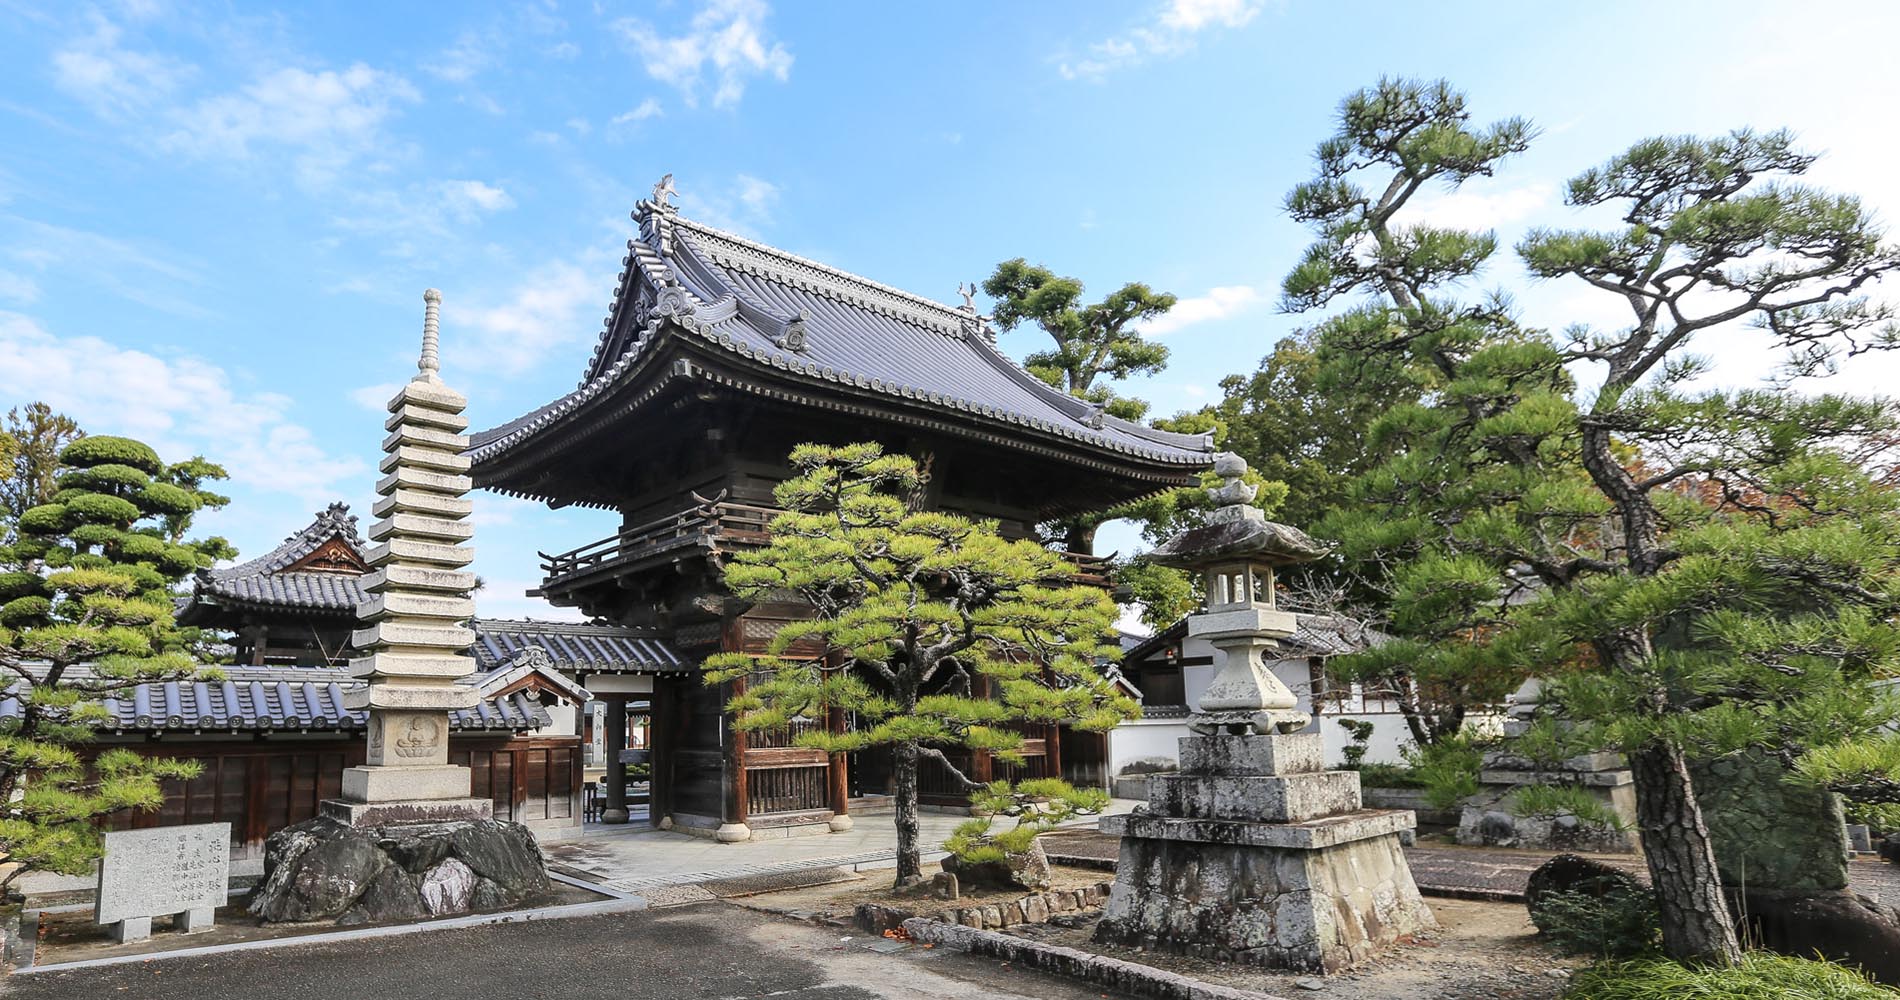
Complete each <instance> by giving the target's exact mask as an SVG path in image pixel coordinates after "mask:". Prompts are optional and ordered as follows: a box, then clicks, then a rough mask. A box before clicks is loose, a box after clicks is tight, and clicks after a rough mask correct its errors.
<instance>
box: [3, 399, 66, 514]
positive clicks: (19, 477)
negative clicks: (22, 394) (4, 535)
mask: <svg viewBox="0 0 1900 1000" xmlns="http://www.w3.org/2000/svg"><path fill="white" fill-rule="evenodd" d="M85 434H86V432H85V431H82V430H80V429H79V423H78V421H76V420H74V419H73V418H71V417H68V416H66V415H65V414H61V413H54V412H53V408H52V407H50V406H47V405H46V404H45V403H28V404H27V405H26V406H25V407H18V406H16V407H14V408H13V409H11V410H8V411H7V416H6V420H5V421H4V423H0V437H4V438H7V439H10V440H11V441H12V442H13V444H12V447H10V448H7V447H0V458H4V459H5V463H4V465H0V517H5V518H7V519H9V520H16V519H18V518H19V516H20V515H21V514H24V513H26V509H27V508H28V507H36V506H38V505H40V504H43V503H45V502H47V501H48V500H50V499H52V496H53V491H54V490H55V489H57V487H56V486H55V485H54V483H53V477H54V474H55V473H56V472H57V471H58V468H59V453H60V450H61V449H63V448H65V447H66V445H68V444H70V443H72V442H73V441H76V440H78V439H79V438H82V437H84V436H85Z"/></svg>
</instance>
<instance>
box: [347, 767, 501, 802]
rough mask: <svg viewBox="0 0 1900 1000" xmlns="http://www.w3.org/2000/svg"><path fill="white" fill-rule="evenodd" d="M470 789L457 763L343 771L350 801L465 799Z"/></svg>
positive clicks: (467, 771) (465, 772) (349, 768)
mask: <svg viewBox="0 0 1900 1000" xmlns="http://www.w3.org/2000/svg"><path fill="white" fill-rule="evenodd" d="M469 787H470V786H469V770H468V768H466V767H463V766H461V765H460V764H429V765H424V766H420V767H395V766H390V767H347V768H344V769H343V798H345V799H347V800H349V801H351V802H407V801H411V800H414V799H466V798H468V791H469Z"/></svg>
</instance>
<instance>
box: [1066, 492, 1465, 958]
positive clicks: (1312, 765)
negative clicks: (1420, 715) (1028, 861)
mask: <svg viewBox="0 0 1900 1000" xmlns="http://www.w3.org/2000/svg"><path fill="white" fill-rule="evenodd" d="M1214 471H1215V472H1216V473H1218V474H1219V475H1220V476H1221V477H1222V479H1223V480H1224V482H1223V483H1222V485H1220V486H1219V487H1217V488H1216V489H1215V490H1214V491H1213V496H1214V499H1215V501H1216V502H1218V503H1220V504H1222V505H1223V506H1221V507H1220V508H1219V509H1217V510H1215V511H1214V512H1213V513H1212V514H1210V515H1209V516H1208V519H1207V522H1206V523H1205V524H1203V525H1202V526H1200V527H1197V528H1192V529H1189V530H1187V531H1185V532H1182V533H1181V534H1178V535H1176V536H1175V537H1173V538H1170V539H1168V541H1166V542H1165V543H1163V544H1162V545H1160V546H1158V547H1157V548H1156V549H1155V550H1154V551H1153V552H1151V553H1149V555H1148V558H1149V559H1151V560H1153V561H1154V562H1156V563H1159V564H1161V565H1164V566H1173V567H1176V568H1179V569H1186V570H1193V571H1196V572H1199V573H1201V574H1202V579H1203V581H1204V582H1205V585H1206V588H1207V605H1206V609H1205V610H1204V611H1202V612H1201V613H1199V614H1196V615H1193V616H1191V617H1190V618H1188V635H1189V636H1191V637H1200V638H1205V639H1207V640H1208V641H1209V642H1210V644H1212V645H1213V646H1214V648H1215V649H1216V650H1217V651H1218V652H1217V657H1218V669H1217V671H1216V674H1215V677H1214V680H1213V682H1212V683H1211V684H1210V685H1209V686H1208V689H1207V692H1206V693H1205V694H1204V695H1203V696H1202V699H1201V703H1200V706H1199V708H1198V709H1197V710H1196V712H1195V714H1194V715H1193V716H1192V717H1190V719H1189V727H1190V729H1191V730H1192V731H1193V732H1194V733H1195V735H1193V736H1187V737H1183V738H1182V739H1181V741H1180V761H1181V770H1180V772H1179V773H1177V774H1168V775H1155V776H1153V777H1152V778H1150V783H1149V791H1148V804H1147V805H1146V806H1145V807H1142V808H1138V809H1136V811H1135V812H1133V813H1130V814H1127V815H1122V816H1106V817H1103V819H1102V821H1101V829H1102V832H1104V833H1112V834H1116V835H1118V836H1120V837H1121V857H1120V861H1119V863H1118V864H1117V865H1116V869H1115V887H1114V890H1113V891H1112V892H1111V893H1110V895H1109V900H1108V907H1107V909H1106V910H1105V911H1104V913H1103V915H1102V919H1101V922H1100V923H1099V924H1098V925H1097V927H1096V931H1095V938H1096V940H1098V941H1102V942H1105V943H1118V944H1129V945H1140V946H1142V947H1147V948H1155V949H1160V950H1164V951H1171V952H1177V953H1181V954H1187V955H1194V956H1198V957H1204V958H1214V959H1219V960H1223V961H1234V962H1247V963H1252V964H1258V965H1264V966H1270V967H1273V968H1283V969H1297V970H1304V971H1323V972H1336V971H1339V970H1342V969H1346V968H1348V967H1350V966H1352V965H1355V964H1357V963H1359V962H1361V961H1363V960H1365V959H1366V958H1367V957H1369V956H1370V955H1371V954H1373V953H1374V952H1375V951H1377V950H1378V949H1379V948H1381V947H1383V946H1385V945H1388V944H1391V943H1392V942H1394V941H1396V940H1398V939H1399V938H1401V937H1404V936H1406V935H1409V934H1413V933H1416V932H1418V931H1422V930H1428V929H1431V928H1433V927H1435V926H1436V922H1435V921H1434V920H1433V918H1432V914H1431V910H1430V909H1429V908H1427V907H1426V905H1425V902H1424V900H1422V899H1421V898H1420V897H1419V894H1418V887H1417V885H1415V884H1414V883H1413V881H1412V872H1411V869H1410V868H1409V867H1408V866H1407V865H1406V862H1405V855H1404V854H1403V852H1402V851H1401V849H1400V843H1399V836H1400V834H1401V833H1402V832H1403V831H1405V830H1409V829H1411V828H1412V826H1413V825H1414V823H1415V819H1414V817H1413V815H1412V813H1411V812H1409V811H1407V810H1401V809H1389V810H1388V809H1362V808H1360V798H1359V775H1358V773H1357V772H1353V771H1327V770H1325V747H1324V743H1323V741H1322V738H1321V737H1320V735H1319V734H1318V733H1307V732H1301V730H1304V729H1307V728H1310V725H1309V724H1310V723H1311V721H1312V720H1311V719H1310V718H1309V717H1308V716H1307V714H1306V713H1304V712H1299V711H1297V710H1296V706H1297V704H1298V701H1297V699H1295V698H1294V696H1293V692H1291V691H1289V690H1287V688H1286V686H1285V685H1284V684H1282V683H1280V681H1279V679H1278V678H1276V677H1275V676H1274V675H1273V672H1272V671H1271V670H1269V669H1268V668H1267V666H1266V662H1265V661H1266V659H1267V655H1266V654H1268V653H1269V652H1270V651H1272V650H1274V649H1276V648H1277V646H1278V642H1279V640H1281V639H1285V638H1287V637H1289V636H1291V635H1292V634H1293V631H1294V626H1295V620H1294V616H1293V615H1292V614H1291V613H1289V612H1285V611H1280V610H1278V609H1277V608H1276V607H1275V605H1274V571H1275V569H1276V568H1277V567H1279V566H1285V565H1290V564H1294V563H1301V562H1307V561H1310V560H1312V559H1315V558H1318V557H1319V556H1321V555H1323V554H1325V551H1326V549H1325V548H1324V547H1323V546H1321V545H1320V544H1319V543H1317V542H1315V541H1314V540H1313V539H1311V538H1309V537H1307V536H1306V534H1305V533H1303V532H1301V531H1299V530H1298V529H1296V528H1292V527H1288V526H1287V525H1283V524H1275V523H1273V522H1271V521H1268V520H1267V519H1266V517H1265V516H1264V515H1263V514H1262V513H1261V512H1260V510H1259V508H1257V507H1254V506H1253V504H1252V500H1253V498H1254V495H1255V489H1256V488H1255V487H1253V486H1251V485H1249V484H1248V483H1246V482H1245V481H1244V479H1243V478H1242V477H1243V476H1244V475H1245V474H1246V471H1247V464H1246V463H1245V462H1243V461H1241V459H1240V458H1239V457H1238V456H1235V455H1231V454H1224V455H1221V456H1220V457H1219V458H1217V459H1216V460H1215V464H1214Z"/></svg>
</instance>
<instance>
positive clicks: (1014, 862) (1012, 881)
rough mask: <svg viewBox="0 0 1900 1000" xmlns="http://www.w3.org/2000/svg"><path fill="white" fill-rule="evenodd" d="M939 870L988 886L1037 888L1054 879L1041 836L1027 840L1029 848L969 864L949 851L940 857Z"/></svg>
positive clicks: (959, 879)
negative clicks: (1033, 839) (994, 859)
mask: <svg viewBox="0 0 1900 1000" xmlns="http://www.w3.org/2000/svg"><path fill="white" fill-rule="evenodd" d="M943 870H944V871H947V872H949V873H950V874H952V875H955V876H956V877H957V882H958V883H959V884H960V885H963V886H973V887H974V886H981V887H984V888H989V889H1033V890H1036V891H1041V890H1043V889H1047V888H1049V884H1050V882H1051V881H1052V880H1053V879H1054V873H1053V872H1051V871H1050V869H1049V855H1047V854H1046V853H1044V852H1043V849H1042V841H1041V840H1036V841H1033V842H1031V843H1030V845H1029V850H1027V851H1024V852H1022V853H1021V854H1012V855H1010V856H1009V857H1007V858H1005V859H1003V860H1002V861H984V862H979V863H977V864H971V863H969V862H967V861H960V860H958V859H957V856H956V855H954V854H952V855H950V856H949V857H947V858H944V859H943Z"/></svg>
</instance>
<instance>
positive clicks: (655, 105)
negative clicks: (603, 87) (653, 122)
mask: <svg viewBox="0 0 1900 1000" xmlns="http://www.w3.org/2000/svg"><path fill="white" fill-rule="evenodd" d="M664 114H666V110H665V109H664V108H662V107H660V99H659V98H657V97H649V98H647V99H646V100H644V101H641V102H640V105H639V106H638V107H636V108H634V109H633V110H632V111H627V112H623V113H621V114H617V115H615V116H614V124H615V125H628V124H631V123H633V122H643V121H646V120H647V119H648V118H658V117H660V116H661V115H664Z"/></svg>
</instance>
